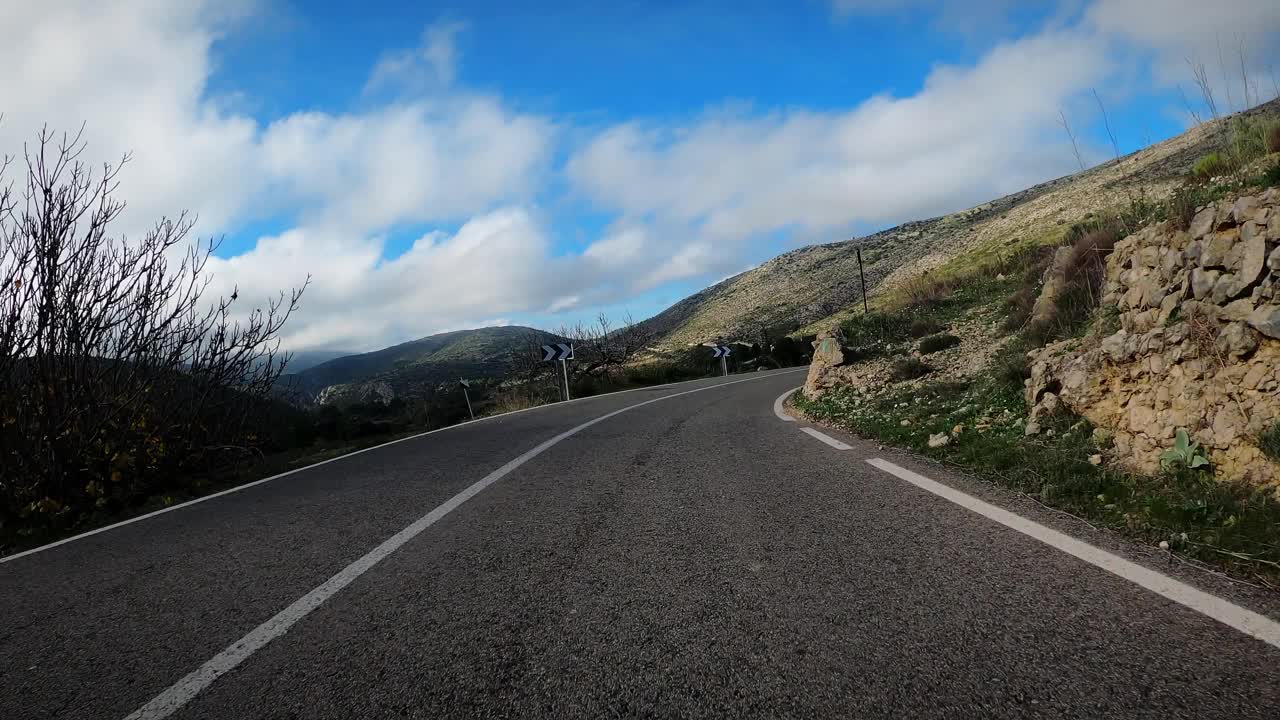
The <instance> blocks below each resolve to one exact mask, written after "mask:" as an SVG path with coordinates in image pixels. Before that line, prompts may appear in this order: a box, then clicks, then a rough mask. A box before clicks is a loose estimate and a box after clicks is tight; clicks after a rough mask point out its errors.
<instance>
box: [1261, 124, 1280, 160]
mask: <svg viewBox="0 0 1280 720" xmlns="http://www.w3.org/2000/svg"><path fill="white" fill-rule="evenodd" d="M1262 144H1263V147H1265V148H1266V151H1267V152H1268V153H1280V120H1273V121H1272V122H1270V123H1267V126H1266V128H1264V129H1263V131H1262Z"/></svg>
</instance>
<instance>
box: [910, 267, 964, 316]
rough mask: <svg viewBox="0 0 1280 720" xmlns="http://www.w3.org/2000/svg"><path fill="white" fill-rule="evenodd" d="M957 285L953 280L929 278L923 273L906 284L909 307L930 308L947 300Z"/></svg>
mask: <svg viewBox="0 0 1280 720" xmlns="http://www.w3.org/2000/svg"><path fill="white" fill-rule="evenodd" d="M957 285H958V282H957V280H956V279H955V278H931V277H930V276H929V273H924V274H923V275H921V276H920V277H917V278H915V279H913V280H911V281H910V282H909V283H907V286H906V292H907V296H908V298H910V302H911V305H913V306H915V307H917V308H931V307H935V306H937V305H939V304H941V303H942V302H943V301H945V300H946V299H947V298H949V297H950V296H951V293H952V292H954V291H955V289H956V286H957Z"/></svg>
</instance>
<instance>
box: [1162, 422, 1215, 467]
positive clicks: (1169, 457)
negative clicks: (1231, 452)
mask: <svg viewBox="0 0 1280 720" xmlns="http://www.w3.org/2000/svg"><path fill="white" fill-rule="evenodd" d="M1208 465H1209V458H1207V457H1205V456H1204V450H1203V449H1201V447H1200V443H1198V442H1192V441H1191V439H1190V438H1188V437H1187V431H1186V430H1181V429H1180V430H1178V433H1177V435H1176V436H1175V438H1174V441H1173V447H1171V448H1169V449H1168V450H1165V451H1164V452H1162V453H1160V466H1161V467H1163V468H1164V469H1165V470H1178V469H1184V468H1185V469H1187V470H1195V469H1198V468H1202V467H1208Z"/></svg>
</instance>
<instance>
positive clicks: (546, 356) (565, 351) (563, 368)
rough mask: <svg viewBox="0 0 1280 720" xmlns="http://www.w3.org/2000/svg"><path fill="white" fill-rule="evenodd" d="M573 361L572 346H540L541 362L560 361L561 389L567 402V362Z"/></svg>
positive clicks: (560, 344) (562, 344)
mask: <svg viewBox="0 0 1280 720" xmlns="http://www.w3.org/2000/svg"><path fill="white" fill-rule="evenodd" d="M572 359H573V345H572V344H569V345H566V344H565V343H556V344H555V345H543V346H542V362H554V361H556V360H559V361H560V376H561V378H562V380H563V385H562V386H561V389H562V390H563V391H564V392H563V394H564V399H565V401H566V402H567V401H568V400H569V361H570V360H572Z"/></svg>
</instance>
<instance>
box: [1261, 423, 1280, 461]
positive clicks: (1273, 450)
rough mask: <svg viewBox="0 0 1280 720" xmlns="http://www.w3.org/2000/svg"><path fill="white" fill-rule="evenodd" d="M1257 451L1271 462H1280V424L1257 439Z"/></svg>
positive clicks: (1276, 424)
mask: <svg viewBox="0 0 1280 720" xmlns="http://www.w3.org/2000/svg"><path fill="white" fill-rule="evenodd" d="M1258 449H1260V450H1262V453H1263V454H1264V455H1266V456H1267V457H1269V458H1271V459H1272V460H1280V422H1278V423H1275V424H1274V425H1272V426H1271V429H1270V430H1267V431H1266V432H1264V433H1262V435H1260V436H1259V437H1258Z"/></svg>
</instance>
